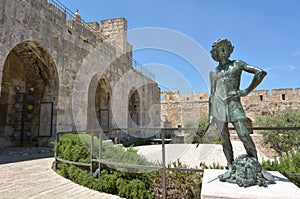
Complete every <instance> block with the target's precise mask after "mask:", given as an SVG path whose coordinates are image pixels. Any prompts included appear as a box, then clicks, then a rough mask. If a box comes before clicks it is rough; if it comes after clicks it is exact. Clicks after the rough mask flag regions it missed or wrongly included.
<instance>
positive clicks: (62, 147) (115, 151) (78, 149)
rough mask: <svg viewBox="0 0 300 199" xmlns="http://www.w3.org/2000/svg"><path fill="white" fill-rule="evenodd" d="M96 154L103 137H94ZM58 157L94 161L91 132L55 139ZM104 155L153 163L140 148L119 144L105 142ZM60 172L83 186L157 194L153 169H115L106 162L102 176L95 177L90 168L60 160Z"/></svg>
mask: <svg viewBox="0 0 300 199" xmlns="http://www.w3.org/2000/svg"><path fill="white" fill-rule="evenodd" d="M94 144H95V147H94V150H95V151H94V154H95V156H96V157H98V153H97V152H98V149H99V148H98V147H99V140H98V139H95V140H94ZM54 146H55V150H56V152H57V154H58V157H60V158H62V159H66V160H71V161H77V162H85V163H89V162H90V151H89V150H90V146H91V137H90V135H77V134H66V135H64V136H62V137H61V138H60V140H59V141H57V142H55V143H54ZM103 158H104V159H105V160H107V161H114V162H123V163H129V164H143V165H150V164H152V163H150V162H148V161H147V160H146V159H145V158H144V157H141V156H140V155H138V154H137V150H135V149H133V148H128V149H127V150H125V149H124V148H123V147H120V146H115V145H113V144H110V143H105V142H103ZM58 168H59V171H58V172H59V173H60V174H61V175H62V176H64V177H66V178H68V179H70V180H72V181H74V182H76V183H78V184H81V185H83V186H86V187H89V188H91V189H95V190H98V191H102V192H107V193H111V194H116V195H119V196H121V197H126V198H153V195H152V194H151V192H150V186H151V184H152V182H153V173H152V172H136V173H126V172H124V170H121V169H114V168H112V167H109V166H105V165H103V167H101V168H102V170H101V175H100V179H99V178H97V179H96V178H93V177H92V176H91V175H90V173H89V168H86V167H85V168H84V167H78V166H74V165H68V164H65V163H59V164H58Z"/></svg>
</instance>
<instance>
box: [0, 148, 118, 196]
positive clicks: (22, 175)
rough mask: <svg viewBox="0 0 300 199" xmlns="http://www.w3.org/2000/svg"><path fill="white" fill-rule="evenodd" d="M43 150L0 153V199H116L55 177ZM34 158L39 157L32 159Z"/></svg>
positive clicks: (49, 159) (48, 153)
mask: <svg viewBox="0 0 300 199" xmlns="http://www.w3.org/2000/svg"><path fill="white" fill-rule="evenodd" d="M51 155H53V151H52V150H51V149H46V148H33V149H29V148H28V149H26V148H25V149H24V148H23V149H17V148H16V149H10V150H7V149H6V150H0V198H1V199H2V198H3V199H10V198H22V199H23V198H51V199H52V198H54V199H55V198H57V199H58V198H59V199H61V198H62V199H63V198H68V199H70V198H101V199H102V198H103V199H116V198H119V197H118V196H114V195H110V194H105V193H100V192H98V191H94V190H91V189H88V188H86V187H83V186H80V185H78V184H76V183H73V182H71V181H70V180H67V179H65V178H63V177H62V176H60V175H58V174H56V173H55V172H54V171H53V170H52V169H51V165H52V163H53V161H54V158H53V157H46V158H45V157H43V156H51ZM36 157H42V158H39V159H35V158H36Z"/></svg>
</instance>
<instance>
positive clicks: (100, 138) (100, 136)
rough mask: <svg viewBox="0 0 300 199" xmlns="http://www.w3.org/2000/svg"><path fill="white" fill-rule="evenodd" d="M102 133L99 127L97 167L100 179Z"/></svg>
mask: <svg viewBox="0 0 300 199" xmlns="http://www.w3.org/2000/svg"><path fill="white" fill-rule="evenodd" d="M102 133H103V130H102V129H100V131H99V165H98V169H99V175H98V177H99V179H100V176H101V160H102Z"/></svg>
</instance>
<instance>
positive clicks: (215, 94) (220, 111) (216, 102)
mask: <svg viewBox="0 0 300 199" xmlns="http://www.w3.org/2000/svg"><path fill="white" fill-rule="evenodd" d="M233 48H234V47H233V45H232V44H231V42H230V41H229V40H227V39H220V40H217V41H215V42H214V43H213V45H212V50H211V51H210V52H211V56H212V58H213V59H214V60H215V61H217V62H219V65H218V66H217V67H216V68H215V69H214V70H212V71H211V72H210V84H211V95H210V98H209V102H210V107H209V116H210V120H211V121H213V122H214V123H215V124H216V125H217V130H218V131H220V133H221V139H222V146H223V151H224V154H225V156H226V160H227V163H228V168H229V170H228V171H227V172H226V173H224V174H222V175H220V176H219V179H220V180H221V181H227V179H230V178H232V174H233V170H234V168H233V167H234V166H233V162H234V157H233V150H232V144H231V141H230V136H229V131H228V123H229V122H230V123H232V124H233V126H234V128H235V130H236V132H237V134H238V136H239V138H240V140H241V141H242V142H243V144H244V147H245V149H246V152H247V155H248V156H249V157H250V158H254V159H256V160H257V151H256V147H255V145H254V142H253V140H252V138H251V137H250V135H249V132H248V129H247V125H246V116H245V112H244V110H243V107H242V105H241V102H240V98H241V97H244V96H246V95H248V94H249V93H250V92H251V91H252V90H254V89H255V88H256V87H257V86H258V85H259V83H260V82H261V81H262V80H263V78H264V77H265V76H266V74H267V73H266V72H265V71H264V70H262V69H260V68H257V67H254V66H250V65H248V64H247V63H245V62H243V61H240V60H229V57H230V54H231V53H232V52H233ZM243 71H246V72H248V73H252V74H253V75H254V77H253V79H252V82H251V83H250V85H249V86H248V88H246V89H244V90H240V82H241V74H242V72H243Z"/></svg>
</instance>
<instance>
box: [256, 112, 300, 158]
mask: <svg viewBox="0 0 300 199" xmlns="http://www.w3.org/2000/svg"><path fill="white" fill-rule="evenodd" d="M255 124H256V125H257V126H261V127H295V126H300V110H293V109H290V108H289V109H285V110H282V111H280V112H279V113H278V114H277V115H275V116H265V117H260V118H258V119H257V120H256V122H255ZM262 134H263V143H264V144H267V145H268V146H269V147H270V148H271V149H274V150H275V151H276V152H277V153H278V154H279V155H283V154H287V153H288V152H291V151H295V150H297V149H298V150H299V149H300V131H298V130H268V131H263V132H262Z"/></svg>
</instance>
